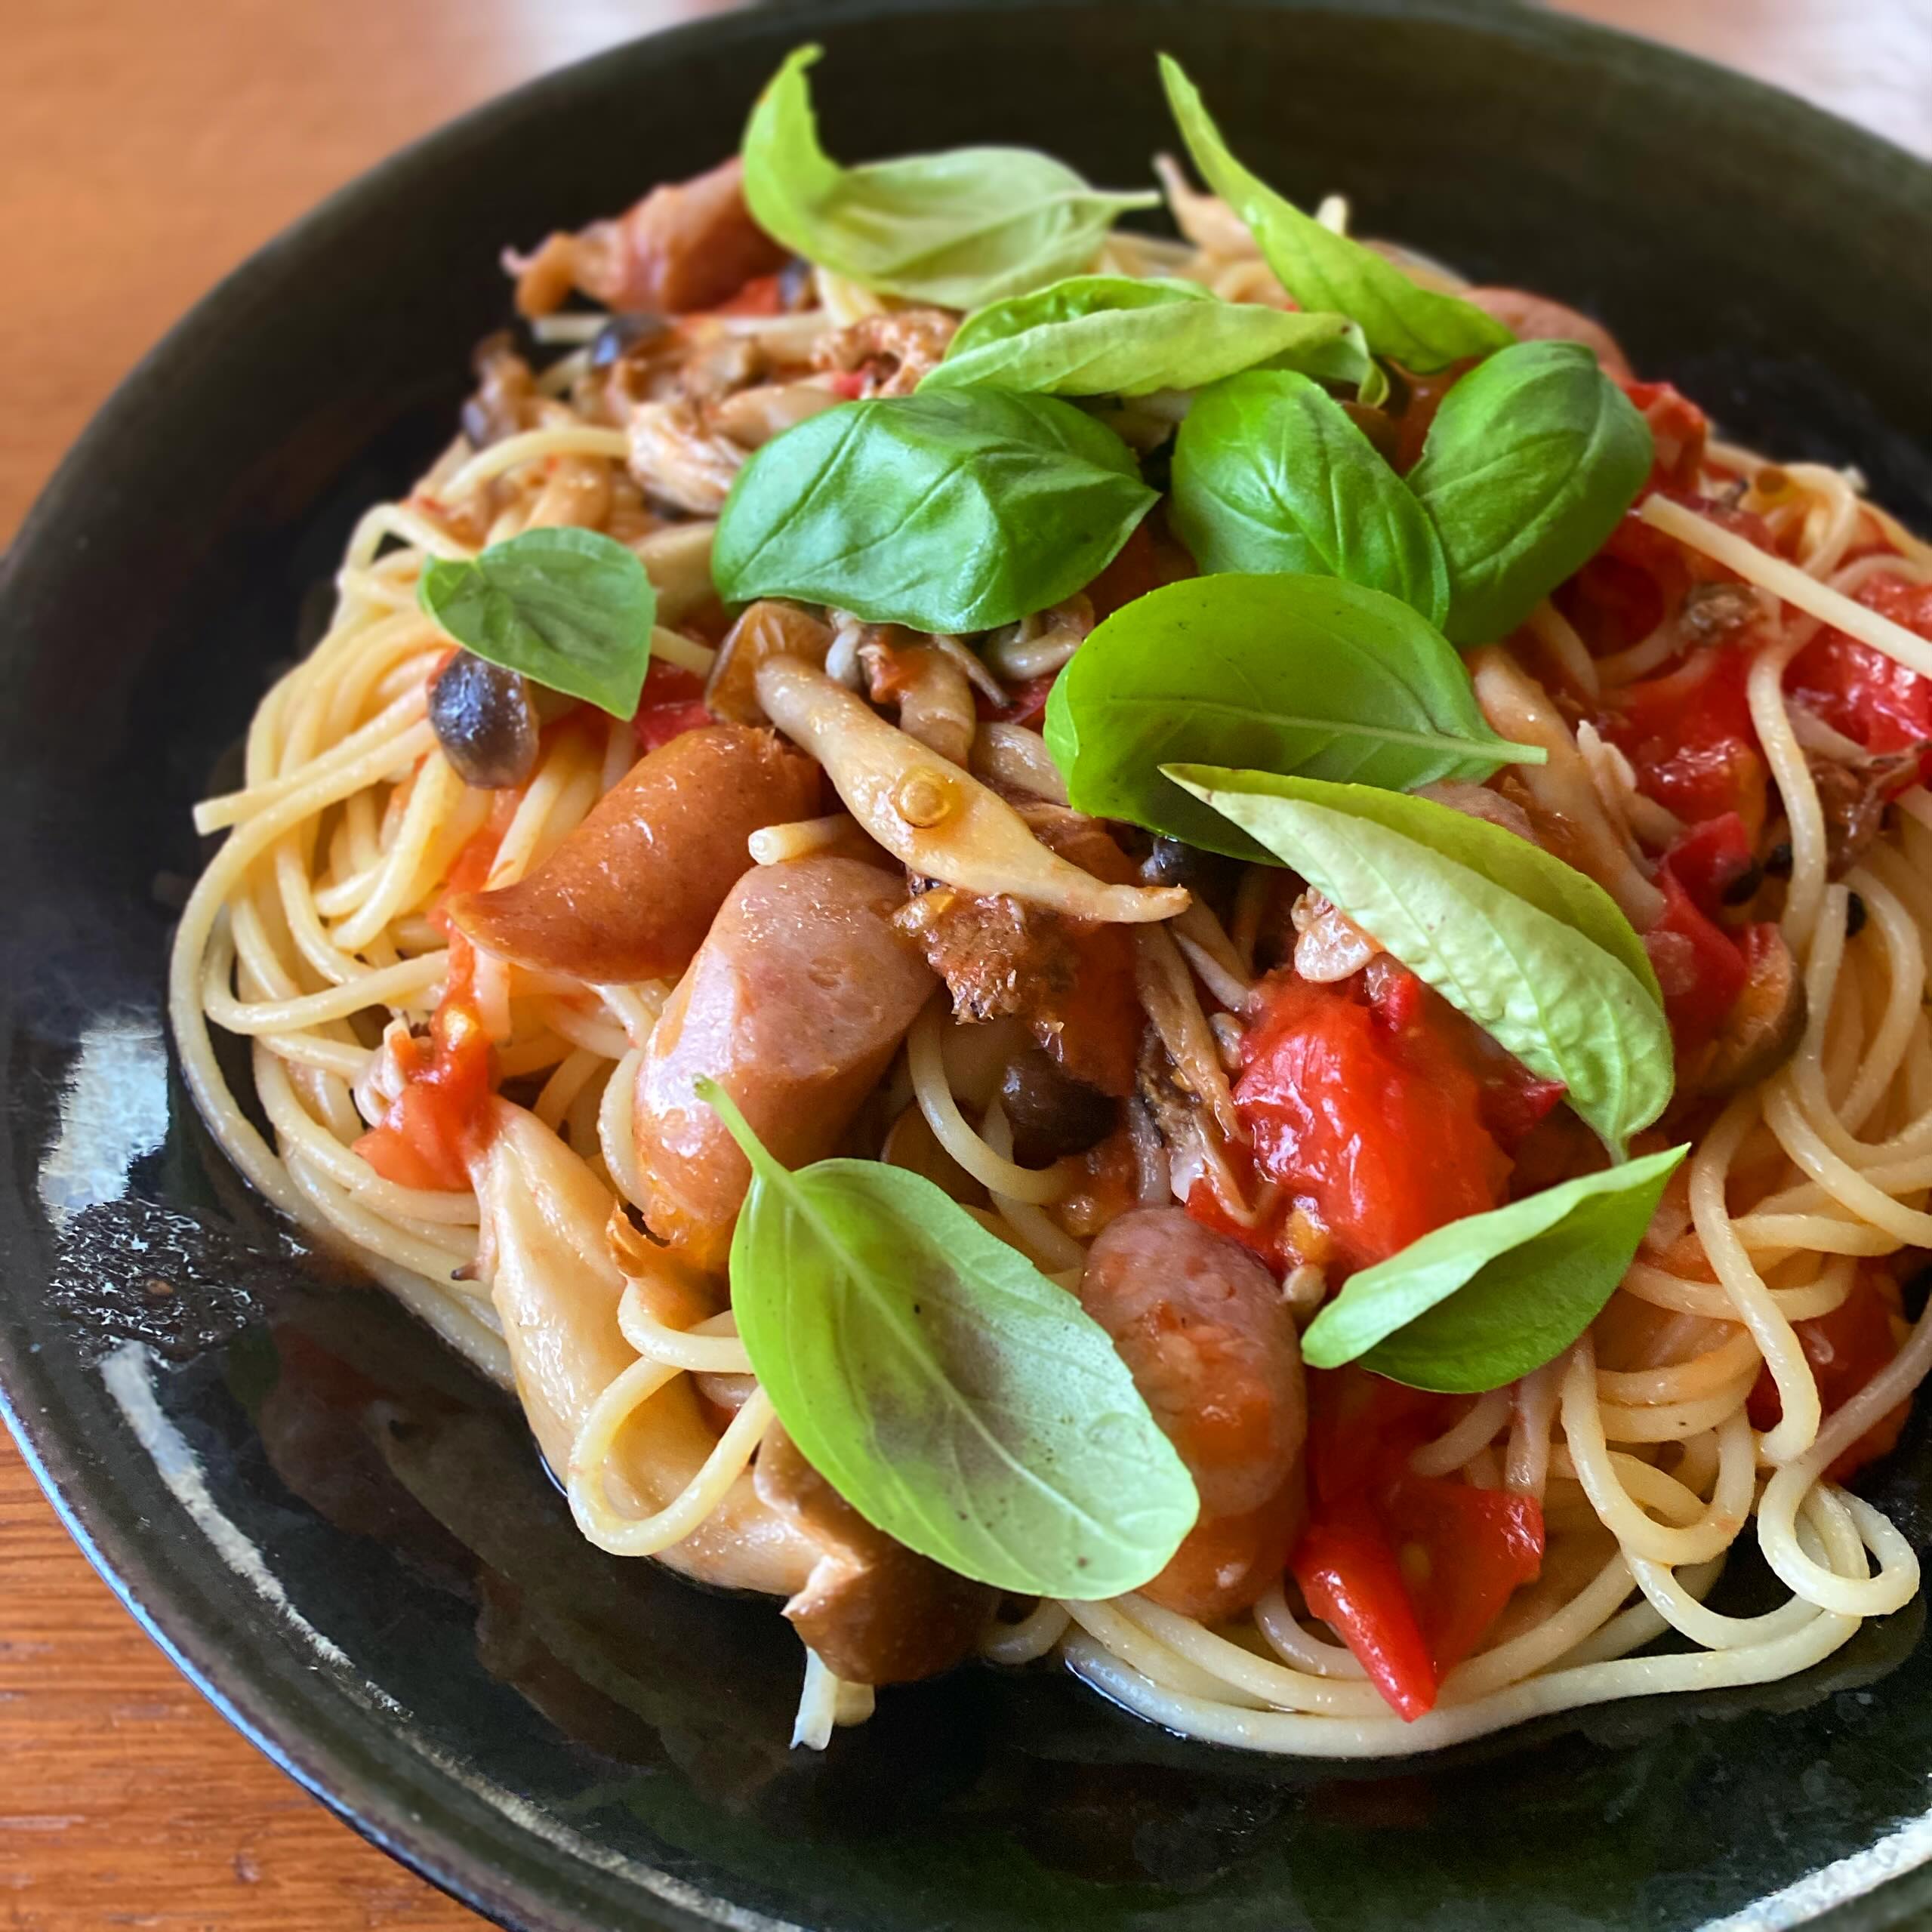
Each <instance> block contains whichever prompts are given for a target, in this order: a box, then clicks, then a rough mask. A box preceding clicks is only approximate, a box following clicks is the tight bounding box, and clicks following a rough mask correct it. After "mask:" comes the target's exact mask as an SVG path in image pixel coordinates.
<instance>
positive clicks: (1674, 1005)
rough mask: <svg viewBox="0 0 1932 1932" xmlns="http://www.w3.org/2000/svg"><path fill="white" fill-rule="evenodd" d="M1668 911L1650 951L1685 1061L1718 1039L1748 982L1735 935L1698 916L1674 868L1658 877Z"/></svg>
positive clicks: (1654, 929)
mask: <svg viewBox="0 0 1932 1932" xmlns="http://www.w3.org/2000/svg"><path fill="white" fill-rule="evenodd" d="M1657 883H1658V884H1659V886H1662V888H1663V893H1664V909H1663V911H1662V914H1661V915H1660V916H1659V918H1658V919H1657V920H1656V923H1655V924H1654V925H1653V926H1651V928H1650V930H1649V932H1646V933H1645V934H1644V951H1645V952H1647V954H1649V955H1650V964H1651V965H1652V966H1653V967H1654V968H1655V969H1656V975H1657V984H1659V986H1660V987H1661V988H1662V989H1663V995H1664V1015H1665V1018H1667V1019H1668V1020H1669V1021H1670V1030H1671V1037H1672V1039H1673V1040H1675V1042H1676V1043H1677V1049H1678V1054H1679V1055H1680V1057H1681V1056H1682V1055H1684V1054H1686V1053H1687V1052H1690V1051H1691V1050H1692V1049H1694V1048H1696V1047H1698V1046H1702V1045H1703V1044H1704V1043H1706V1041H1708V1040H1712V1039H1714V1038H1715V1037H1716V1035H1717V1033H1718V1029H1719V1028H1721V1026H1722V1025H1724V1021H1725V1019H1726V1018H1727V1017H1728V1015H1729V1014H1730V1009H1732V1007H1733V1006H1736V1004H1737V997H1738V995H1739V994H1740V993H1742V991H1744V984H1745V980H1746V976H1747V975H1746V966H1745V962H1744V956H1743V954H1742V953H1740V952H1739V951H1738V948H1737V947H1736V944H1735V943H1734V942H1733V941H1732V939H1731V938H1730V935H1729V934H1728V933H1727V932H1724V930H1723V929H1722V928H1721V927H1720V926H1717V925H1715V924H1714V923H1712V921H1711V920H1709V919H1708V918H1706V917H1705V915H1704V914H1702V912H1701V911H1699V910H1698V907H1697V906H1696V902H1695V901H1693V899H1692V898H1691V896H1690V894H1689V893H1688V892H1686V891H1685V890H1684V886H1683V885H1682V883H1681V882H1680V881H1679V880H1678V877H1677V875H1676V874H1675V873H1673V872H1672V870H1670V869H1669V867H1668V866H1666V867H1665V868H1664V869H1663V870H1662V871H1660V872H1659V874H1657Z"/></svg>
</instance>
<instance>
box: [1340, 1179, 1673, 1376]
mask: <svg viewBox="0 0 1932 1932" xmlns="http://www.w3.org/2000/svg"><path fill="white" fill-rule="evenodd" d="M1689 1152H1690V1148H1689V1146H1688V1145H1685V1146H1683V1147H1674V1148H1666V1149H1665V1151H1663V1152H1662V1153H1661V1154H1647V1155H1645V1156H1644V1158H1643V1159H1642V1160H1632V1161H1628V1162H1626V1163H1624V1164H1623V1165H1622V1166H1618V1167H1612V1168H1609V1169H1606V1170H1605V1171H1604V1172H1602V1173H1600V1174H1585V1175H1583V1176H1580V1177H1579V1179H1576V1180H1573V1181H1565V1182H1563V1183H1562V1185H1561V1186H1558V1187H1555V1188H1545V1190H1544V1191H1543V1192H1542V1193H1541V1194H1531V1195H1530V1196H1529V1197H1528V1198H1527V1200H1519V1201H1511V1203H1509V1205H1508V1206H1507V1207H1499V1208H1496V1209H1492V1210H1491V1211H1490V1213H1487V1214H1472V1215H1469V1216H1466V1217H1465V1219H1462V1220H1460V1221H1452V1222H1450V1223H1449V1225H1447V1227H1444V1228H1436V1229H1435V1230H1434V1231H1433V1232H1431V1233H1430V1234H1425V1235H1424V1236H1423V1237H1422V1238H1421V1240H1416V1241H1411V1242H1410V1243H1409V1245H1408V1246H1407V1247H1406V1248H1404V1249H1402V1250H1401V1252H1400V1253H1399V1254H1394V1255H1391V1256H1389V1258H1388V1260H1386V1261H1384V1262H1377V1263H1376V1265H1375V1266H1374V1267H1373V1268H1363V1270H1362V1271H1360V1273H1359V1274H1352V1275H1351V1276H1350V1277H1348V1281H1347V1283H1345V1286H1343V1288H1342V1293H1340V1294H1339V1296H1336V1299H1334V1300H1333V1301H1332V1302H1330V1303H1329V1305H1327V1308H1323V1310H1322V1311H1321V1312H1320V1314H1318V1315H1317V1316H1316V1317H1315V1318H1314V1320H1313V1321H1312V1322H1311V1323H1309V1325H1308V1331H1307V1333H1305V1334H1304V1335H1303V1336H1302V1357H1303V1359H1304V1360H1306V1361H1308V1362H1309V1363H1312V1364H1313V1365H1314V1367H1317V1368H1320V1369H1333V1368H1339V1367H1341V1366H1342V1363H1344V1362H1354V1361H1359V1362H1360V1363H1362V1365H1363V1367H1365V1368H1370V1369H1373V1370H1374V1371H1375V1372H1376V1374H1377V1375H1383V1376H1388V1378H1389V1379H1390V1380H1391V1381H1392V1382H1407V1384H1408V1385H1409V1386H1410V1388H1434V1389H1440V1390H1443V1391H1446V1392H1447V1393H1449V1394H1458V1395H1461V1394H1478V1393H1480V1392H1481V1391H1483V1390H1484V1389H1490V1388H1501V1387H1502V1385H1504V1383H1505V1382H1514V1380H1515V1379H1517V1377H1518V1376H1524V1375H1527V1374H1528V1373H1530V1370H1532V1369H1536V1368H1540V1367H1542V1365H1543V1363H1545V1362H1547V1361H1548V1360H1551V1358H1552V1357H1555V1356H1557V1355H1559V1354H1561V1353H1562V1352H1563V1351H1564V1349H1566V1348H1568V1347H1569V1346H1570V1343H1571V1342H1574V1341H1575V1340H1576V1338H1577V1336H1579V1335H1581V1334H1582V1333H1583V1331H1584V1330H1585V1328H1587V1327H1588V1326H1589V1324H1590V1323H1591V1322H1592V1320H1595V1317H1596V1315H1597V1313H1598V1311H1599V1310H1600V1309H1601V1308H1602V1307H1603V1305H1604V1303H1605V1302H1607V1301H1608V1300H1609V1299H1610V1295H1611V1293H1612V1292H1613V1290H1614V1289H1615V1288H1616V1284H1617V1283H1619V1281H1621V1280H1622V1279H1623V1276H1624V1271H1625V1269H1626V1268H1628V1267H1629V1265H1630V1262H1631V1259H1632V1256H1634V1255H1635V1253H1636V1252H1637V1245H1638V1243H1639V1242H1640V1241H1641V1240H1643V1238H1644V1229H1645V1228H1647V1227H1648V1226H1649V1225H1650V1217H1651V1216H1652V1215H1653V1214H1654V1213H1656V1211H1657V1203H1658V1201H1659V1200H1660V1199H1661V1198H1662V1195H1663V1191H1664V1187H1665V1183H1666V1182H1668V1181H1669V1179H1670V1177H1671V1176H1672V1173H1673V1172H1675V1170H1676V1169H1677V1166H1678V1163H1680V1162H1681V1160H1683V1159H1684V1156H1685V1155H1686V1154H1688V1153H1689Z"/></svg>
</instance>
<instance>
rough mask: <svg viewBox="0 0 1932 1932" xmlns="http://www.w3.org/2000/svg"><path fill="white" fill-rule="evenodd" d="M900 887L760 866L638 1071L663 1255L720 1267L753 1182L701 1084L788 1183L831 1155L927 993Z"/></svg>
mask: <svg viewBox="0 0 1932 1932" xmlns="http://www.w3.org/2000/svg"><path fill="white" fill-rule="evenodd" d="M904 891H905V889H904V884H903V883H902V881H901V880H900V878H899V877H898V876H896V875H895V874H892V873H889V872H886V871H883V870H880V868H879V867H877V866H873V865H867V864H864V863H863V862H862V861H860V860H858V859H855V858H836V857H829V856H820V857H814V858H801V859H794V860H792V861H790V862H789V863H787V864H782V865H769V866H760V867H756V869H755V870H752V871H750V872H749V873H747V874H745V876H744V877H743V878H741V879H740V880H738V883H737V884H736V885H735V886H734V887H733V888H732V892H731V895H730V896H729V898H727V899H726V901H725V903H724V905H723V909H722V910H721V911H719V914H718V917H717V918H716V920H715V922H714V923H713V925H712V927H711V930H710V934H709V935H707V938H706V939H705V941H704V944H703V945H702V946H701V948H699V949H698V956H697V957H696V958H695V959H694V960H692V963H691V966H690V969H689V971H688V972H686V974H685V975H684V977H683V979H681V980H680V981H679V982H678V984H677V988H676V991H675V992H673V994H672V995H671V997H670V1000H668V1001H667V1003H666V1005H665V1007H664V1016H663V1018H661V1019H660V1020H659V1021H658V1025H657V1028H656V1029H655V1031H654V1032H653V1033H652V1036H651V1044H650V1047H649V1051H648V1052H646V1055H645V1056H644V1060H643V1063H642V1065H641V1066H639V1068H638V1070H637V1095H636V1114H635V1116H634V1122H633V1132H634V1134H635V1138H636V1151H637V1165H638V1169H639V1177H640V1179H641V1180H642V1185H643V1188H644V1191H645V1193H646V1196H647V1199H646V1201H645V1203H644V1204H643V1205H644V1208H645V1218H646V1220H647V1221H648V1222H649V1223H650V1225H651V1231H652V1233H653V1234H655V1235H657V1236H658V1238H659V1239H660V1240H664V1241H668V1242H670V1243H672V1244H673V1246H676V1247H677V1248H679V1249H682V1250H683V1252H684V1253H685V1254H686V1256H687V1257H688V1258H689V1259H691V1260H692V1261H694V1262H696V1263H697V1264H698V1265H699V1266H700V1267H703V1268H710V1269H714V1270H715V1269H716V1268H721V1267H723V1265H724V1262H725V1258H726V1253H728V1251H729V1246H730V1243H731V1234H732V1224H733V1222H735V1220H736V1219H737V1218H738V1206H739V1204H740V1203H741V1202H742V1201H743V1200H744V1192H745V1189H746V1188H747V1185H749V1184H750V1179H751V1169H750V1166H749V1165H748V1164H747V1162H746V1160H745V1158H744V1155H743V1154H741V1153H740V1152H739V1151H738V1148H737V1145H736V1144H735V1142H733V1141H732V1138H731V1136H730V1135H729V1133H727V1132H726V1130H725V1129H724V1127H723V1125H722V1124H721V1123H719V1120H718V1117H717V1116H716V1114H713V1112H712V1111H711V1110H710V1108H708V1107H707V1106H706V1105H705V1104H704V1102H703V1101H701V1100H700V1099H699V1098H698V1097H697V1095H696V1094H695V1092H693V1091H692V1082H693V1081H694V1080H695V1079H696V1078H697V1077H698V1075H699V1074H710V1076H711V1077H713V1079H714V1080H716V1081H717V1082H718V1083H719V1084H720V1085H721V1086H723V1088H724V1089H725V1090H726V1092H728V1093H729V1094H730V1095H731V1096H732V1098H733V1099H734V1100H735V1101H736V1102H738V1106H739V1108H741V1110H742V1111H743V1113H744V1117H745V1119H746V1120H747V1121H748V1122H749V1123H750V1125H751V1127H752V1129H753V1132H756V1135H758V1137H759V1139H760V1140H761V1141H763V1142H764V1144H765V1145H766V1147H768V1148H770V1150H771V1151H772V1155H773V1157H774V1158H775V1159H776V1160H778V1161H780V1162H781V1163H783V1164H784V1166H787V1167H796V1166H800V1164H802V1163H804V1162H806V1161H810V1160H818V1159H819V1158H820V1157H821V1156H823V1155H824V1154H829V1153H830V1151H832V1149H833V1148H834V1146H836V1145H837V1142H838V1139H839V1136H840V1134H842V1133H843V1132H844V1131H845V1129H846V1125H847V1124H848V1123H849V1121H850V1120H851V1119H852V1115H853V1114H854V1113H855V1111H857V1110H858V1105H859V1103H860V1102H861V1101H862V1100H863V1099H864V1098H865V1096H866V1095H867V1093H868V1092H870V1090H871V1089H872V1087H873V1085H874V1083H875V1082H876V1081H877V1080H878V1078H879V1077H880V1074H883V1072H884V1071H885V1070H886V1062H888V1061H889V1060H890V1059H891V1058H892V1055H893V1053H894V1052H895V1051H896V1049H898V1044H899V1042H900V1041H901V1040H902V1039H904V1037H905V1034H906V1030H907V1028H909V1027H910V1026H911V1025H912V1023H913V1021H914V1019H915V1018H917V1016H918V1014H919V1009H920V1007H921V1006H923V1005H924V1004H925V1003H926V999H927V997H928V996H929V994H931V993H932V990H933V986H934V983H935V982H934V981H933V978H932V974H931V973H930V972H928V971H927V969H926V966H925V964H924V963H923V961H922V960H920V957H919V954H918V953H917V951H916V950H915V948H914V947H913V945H912V944H911V942H910V941H908V940H907V939H905V938H903V937H902V936H901V935H900V934H899V933H898V932H897V931H896V930H895V929H894V927H893V925H892V913H893V911H895V909H896V908H897V907H898V905H899V904H901V901H902V900H903V899H904Z"/></svg>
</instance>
